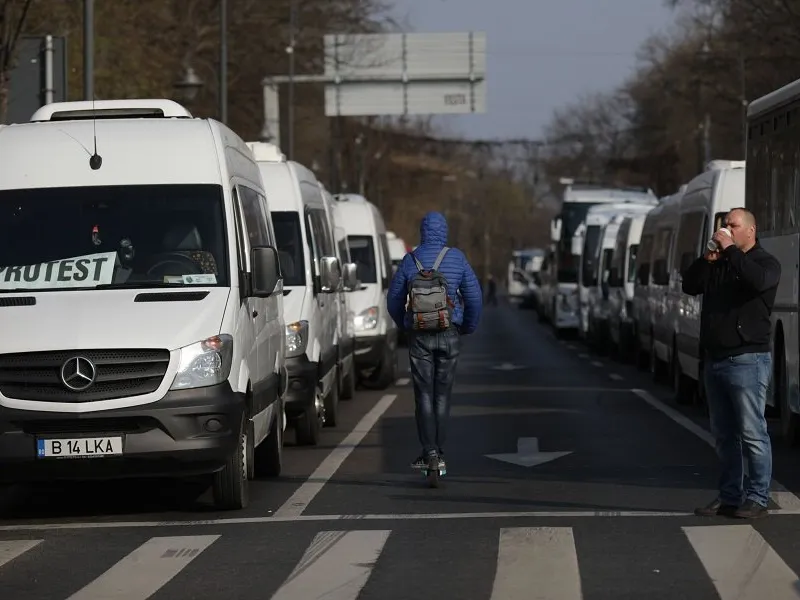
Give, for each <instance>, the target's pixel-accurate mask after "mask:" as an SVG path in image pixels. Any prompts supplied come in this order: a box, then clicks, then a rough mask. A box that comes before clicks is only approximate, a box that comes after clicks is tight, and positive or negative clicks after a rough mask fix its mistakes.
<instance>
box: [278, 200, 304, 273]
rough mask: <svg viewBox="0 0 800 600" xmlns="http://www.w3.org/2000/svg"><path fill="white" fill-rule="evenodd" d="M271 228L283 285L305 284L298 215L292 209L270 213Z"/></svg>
mask: <svg viewBox="0 0 800 600" xmlns="http://www.w3.org/2000/svg"><path fill="white" fill-rule="evenodd" d="M272 228H273V229H274V230H275V241H276V243H277V244H278V256H279V258H280V261H281V272H282V273H283V285H285V286H290V285H305V284H306V267H305V260H304V258H303V237H302V234H301V232H300V216H299V215H298V214H297V213H296V212H294V211H275V212H273V213H272Z"/></svg>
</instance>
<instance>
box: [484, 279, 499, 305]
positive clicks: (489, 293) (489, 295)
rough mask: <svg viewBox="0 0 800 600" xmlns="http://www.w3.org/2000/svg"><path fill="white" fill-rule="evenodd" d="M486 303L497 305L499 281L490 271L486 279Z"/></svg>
mask: <svg viewBox="0 0 800 600" xmlns="http://www.w3.org/2000/svg"><path fill="white" fill-rule="evenodd" d="M486 304H488V305H490V306H497V282H496V281H495V280H494V277H492V274H491V273H489V275H488V276H487V281H486Z"/></svg>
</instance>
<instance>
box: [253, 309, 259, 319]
mask: <svg viewBox="0 0 800 600" xmlns="http://www.w3.org/2000/svg"><path fill="white" fill-rule="evenodd" d="M257 316H258V311H257V310H254V311H253V318H254V319H255V318H256V317H257Z"/></svg>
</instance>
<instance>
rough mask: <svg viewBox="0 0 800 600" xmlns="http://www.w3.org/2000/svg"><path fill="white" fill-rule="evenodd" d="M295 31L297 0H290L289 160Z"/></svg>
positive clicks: (290, 152) (291, 153)
mask: <svg viewBox="0 0 800 600" xmlns="http://www.w3.org/2000/svg"><path fill="white" fill-rule="evenodd" d="M296 32H297V0H290V3H289V47H288V48H286V52H287V53H288V54H289V112H288V115H287V117H288V118H287V120H288V121H289V122H288V127H289V145H288V146H287V153H286V157H287V158H288V159H289V160H292V159H293V158H294V69H295V63H294V61H295V58H294V46H295V36H296Z"/></svg>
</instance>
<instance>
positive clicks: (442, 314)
mask: <svg viewBox="0 0 800 600" xmlns="http://www.w3.org/2000/svg"><path fill="white" fill-rule="evenodd" d="M448 250H449V248H448V247H447V246H445V247H444V248H442V251H441V252H439V256H437V257H436V262H434V263H433V268H432V269H430V270H428V269H425V267H423V266H422V263H421V262H419V260H418V259H417V257H416V255H415V254H414V253H413V252H412V253H411V257H412V258H413V259H414V262H415V263H416V264H417V271H418V272H417V273H416V274H415V275H414V277H413V278H412V279H411V281H410V282H409V283H408V308H409V311H410V312H411V329H413V330H415V331H444V330H446V329H447V328H449V327H450V323H451V321H452V317H453V308H454V304H453V302H452V301H451V300H450V298H448V297H447V279H446V278H445V276H444V275H442V274H441V273H440V272H439V271H438V269H439V265H440V264H441V263H442V259H443V258H444V255H445V254H447V251H448Z"/></svg>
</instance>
